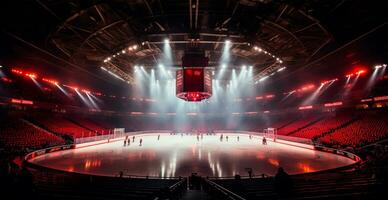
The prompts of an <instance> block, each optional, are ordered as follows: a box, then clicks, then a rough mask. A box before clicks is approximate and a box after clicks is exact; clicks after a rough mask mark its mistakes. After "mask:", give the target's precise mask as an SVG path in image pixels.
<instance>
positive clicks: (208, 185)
mask: <svg viewBox="0 0 388 200" xmlns="http://www.w3.org/2000/svg"><path fill="white" fill-rule="evenodd" d="M202 180H203V184H202V186H203V188H204V190H205V191H206V192H207V193H208V194H210V195H212V196H214V197H216V199H227V200H245V199H244V198H243V197H241V196H239V195H237V194H235V193H233V192H232V191H230V190H228V189H226V188H224V187H222V186H221V185H218V184H217V183H214V182H213V181H211V180H208V179H202Z"/></svg>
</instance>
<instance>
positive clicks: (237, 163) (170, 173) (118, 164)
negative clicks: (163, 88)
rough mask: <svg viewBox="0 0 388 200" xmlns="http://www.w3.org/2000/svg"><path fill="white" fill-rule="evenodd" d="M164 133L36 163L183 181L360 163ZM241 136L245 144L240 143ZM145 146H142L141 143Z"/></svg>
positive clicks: (250, 142)
mask: <svg viewBox="0 0 388 200" xmlns="http://www.w3.org/2000/svg"><path fill="white" fill-rule="evenodd" d="M158 135H159V133H155V134H147V135H139V136H137V137H136V138H135V142H132V138H131V143H130V145H127V146H124V143H123V140H120V141H116V142H111V143H105V144H99V145H94V146H89V147H84V148H78V149H71V150H65V151H60V152H54V153H50V154H45V155H42V156H39V157H36V158H34V159H32V160H31V162H33V163H35V164H38V165H42V166H46V167H50V168H54V169H59V170H65V171H72V172H79V173H87V174H97V175H108V176H116V175H118V173H119V171H123V172H124V174H128V175H140V176H157V177H177V176H187V175H190V174H191V173H192V172H196V173H198V174H199V175H202V176H216V177H225V176H234V175H235V174H240V175H242V176H247V175H248V173H247V169H248V168H252V170H253V174H255V175H261V174H262V173H264V174H267V175H274V174H275V173H276V171H277V168H278V167H279V166H281V167H283V168H284V169H285V171H286V172H288V173H289V174H298V173H305V172H314V171H319V170H325V169H331V168H336V167H341V166H345V165H349V164H352V163H354V161H353V160H351V159H349V158H346V157H343V156H338V155H334V154H330V153H325V152H320V151H314V150H311V149H305V148H300V147H295V146H290V145H285V144H280V143H274V142H272V141H268V144H267V145H263V144H262V140H261V139H262V138H261V137H254V138H252V139H250V138H249V135H245V134H228V140H226V135H227V134H224V138H223V140H222V141H221V140H220V135H219V134H217V135H206V134H204V135H203V138H202V139H201V137H200V136H199V138H197V135H186V134H183V135H181V134H177V135H169V134H168V133H160V139H159V140H158ZM237 136H239V140H238V139H237ZM140 138H142V140H143V143H142V145H141V146H140V145H139V140H140Z"/></svg>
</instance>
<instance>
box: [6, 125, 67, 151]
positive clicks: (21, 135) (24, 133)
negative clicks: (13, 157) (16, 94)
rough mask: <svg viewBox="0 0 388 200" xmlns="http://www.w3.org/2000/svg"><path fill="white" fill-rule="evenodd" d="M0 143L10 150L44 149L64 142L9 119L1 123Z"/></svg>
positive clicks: (42, 131) (30, 126) (47, 133)
mask: <svg viewBox="0 0 388 200" xmlns="http://www.w3.org/2000/svg"><path fill="white" fill-rule="evenodd" d="M0 143H2V144H3V145H4V146H6V147H10V148H27V147H28V148H44V147H47V146H53V145H59V144H64V140H63V139H62V138H60V137H58V136H55V135H53V134H51V133H49V132H46V131H44V130H41V129H38V128H36V127H34V126H32V125H30V124H28V123H26V122H24V121H22V120H21V119H9V120H6V121H3V122H2V123H1V126H0Z"/></svg>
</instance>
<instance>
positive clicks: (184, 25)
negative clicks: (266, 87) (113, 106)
mask: <svg viewBox="0 0 388 200" xmlns="http://www.w3.org/2000/svg"><path fill="white" fill-rule="evenodd" d="M0 4H1V6H0V7H1V27H2V28H1V29H2V33H1V38H0V41H1V43H2V44H4V48H3V47H2V49H3V50H1V52H0V58H1V59H2V62H5V63H11V65H28V66H39V70H44V71H45V72H47V71H49V72H50V73H53V74H57V75H63V76H64V77H66V78H70V79H74V80H83V81H84V82H86V84H95V85H101V87H103V88H105V89H111V88H116V89H117V88H124V87H126V85H125V84H122V83H121V82H120V81H117V80H115V79H114V78H112V77H110V76H108V75H106V74H105V73H103V72H101V69H100V67H101V66H103V67H105V68H108V69H110V70H111V71H114V72H116V73H117V74H118V75H119V76H120V77H122V78H123V79H125V80H126V81H128V82H129V83H131V80H132V79H133V67H134V66H135V65H144V66H149V67H153V66H156V65H157V63H158V59H159V57H160V54H161V53H162V49H163V41H164V40H165V39H166V38H168V39H169V41H170V42H171V45H172V49H173V57H174V59H173V63H172V66H180V58H181V56H182V54H183V51H184V49H185V45H186V44H187V42H190V39H199V40H200V41H201V44H200V45H201V47H202V48H203V49H204V50H205V52H206V55H207V56H208V57H209V58H210V66H212V67H214V68H215V69H216V70H217V68H218V67H219V66H220V64H221V63H220V62H219V60H220V57H221V52H222V47H223V45H224V44H225V41H226V40H230V41H231V43H232V45H231V59H230V60H231V65H233V66H234V67H235V68H238V67H240V66H242V65H244V64H245V65H252V66H253V67H254V73H255V78H256V80H259V79H260V78H261V77H264V76H266V75H268V74H271V73H273V72H275V71H277V70H279V69H280V68H282V67H284V66H286V67H287V71H286V73H282V74H279V75H277V76H275V77H273V78H271V80H269V81H268V82H267V84H271V87H273V88H278V87H287V86H289V85H290V80H291V79H292V83H293V84H298V82H300V83H301V82H302V81H305V80H306V77H310V79H315V78H318V77H322V76H325V77H330V76H333V74H336V73H341V74H342V73H344V72H345V71H347V70H349V68H351V67H352V66H355V65H374V64H376V63H378V62H383V61H384V60H383V58H384V57H387V52H388V51H387V47H386V45H384V44H386V43H387V42H388V41H387V39H386V33H387V32H388V28H387V26H386V24H387V23H388V21H387V20H388V19H387V16H386V15H384V13H385V7H384V6H383V3H381V1H372V2H365V1H361V0H357V1H346V0H334V1H319V0H313V1H308V0H305V1H304V0H300V1H293V0H289V1H288V0H282V1H273V0H227V1H224V0H213V1H201V0H199V1H196V0H186V1H182V0H136V1H125V0H110V1H104V0H100V1H97V0H96V1H84V0H83V1H80V0H72V1H62V0H60V1H52V0H23V1H2V2H1V3H0ZM135 46H136V48H134V47H135ZM131 49H132V50H131ZM123 50H124V51H123ZM120 52H122V53H120ZM265 52H267V53H265ZM119 54H120V55H119ZM113 56H114V59H113ZM108 58H110V60H109V62H108V60H107V59H108ZM279 60H280V61H281V62H279ZM104 61H105V62H104ZM101 83H103V84H101ZM106 83H108V84H106ZM274 83H275V84H274Z"/></svg>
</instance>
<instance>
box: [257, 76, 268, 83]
mask: <svg viewBox="0 0 388 200" xmlns="http://www.w3.org/2000/svg"><path fill="white" fill-rule="evenodd" d="M267 78H268V76H264V77H263V78H260V79H259V82H263V81H264V80H265V79H267Z"/></svg>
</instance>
